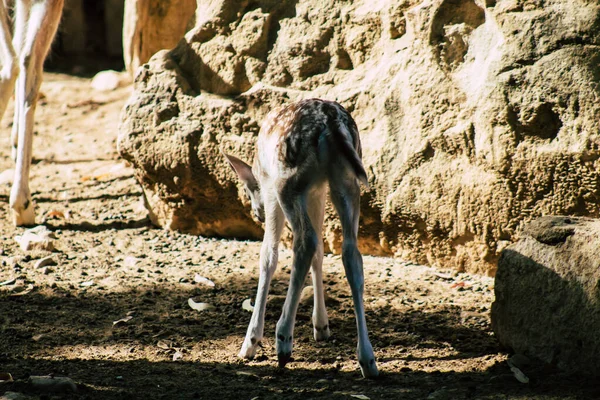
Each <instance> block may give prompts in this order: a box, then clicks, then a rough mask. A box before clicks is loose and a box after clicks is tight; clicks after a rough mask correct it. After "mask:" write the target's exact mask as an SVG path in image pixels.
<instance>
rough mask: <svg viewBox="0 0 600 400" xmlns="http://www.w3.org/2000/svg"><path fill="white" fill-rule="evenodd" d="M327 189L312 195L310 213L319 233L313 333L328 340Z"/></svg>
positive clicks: (315, 257)
mask: <svg viewBox="0 0 600 400" xmlns="http://www.w3.org/2000/svg"><path fill="white" fill-rule="evenodd" d="M326 193H327V192H326V189H325V187H323V188H322V189H321V190H320V191H319V192H317V193H315V194H314V195H313V196H311V197H310V199H309V202H308V214H309V216H310V220H311V222H312V225H313V228H314V230H315V233H316V234H317V249H316V251H315V255H314V257H313V259H312V264H311V271H312V273H311V276H312V284H313V289H314V306H313V315H312V322H313V334H314V337H315V340H316V341H321V340H327V339H329V336H330V335H331V333H330V331H329V318H328V316H327V309H326V307H325V291H324V288H323V216H324V214H325V199H326Z"/></svg>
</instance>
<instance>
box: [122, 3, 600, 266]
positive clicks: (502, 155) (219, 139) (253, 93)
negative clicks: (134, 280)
mask: <svg viewBox="0 0 600 400" xmlns="http://www.w3.org/2000/svg"><path fill="white" fill-rule="evenodd" d="M599 11H600V6H599V5H598V4H597V2H590V1H584V0H576V1H573V2H568V3H566V2H564V1H559V0H548V1H544V2H543V4H542V2H539V1H527V2H515V1H513V0H500V1H482V0H477V1H475V0H435V1H422V2H419V1H416V0H413V1H403V2H398V1H393V0H382V1H378V2H376V3H373V2H372V1H367V0H359V1H354V2H334V1H325V2H323V1H319V2H317V1H316V0H298V1H293V2H292V1H278V2H274V1H271V0H261V1H256V2H252V3H249V2H247V1H241V2H234V1H231V0H213V1H200V2H199V3H198V10H197V12H196V21H197V23H196V26H195V28H194V29H192V30H191V31H190V32H188V33H187V35H186V40H185V41H182V42H181V43H180V44H179V45H178V46H177V47H176V48H175V49H174V50H172V51H170V52H161V53H159V54H157V55H155V56H154V57H153V58H152V60H151V61H150V62H149V63H148V64H147V65H145V67H144V69H143V70H142V71H141V72H140V74H139V76H138V77H137V80H136V89H135V93H134V94H133V96H132V98H131V99H130V101H129V103H128V105H127V107H126V109H125V112H124V114H123V121H122V124H121V128H120V135H119V143H118V146H119V150H120V152H121V154H122V155H123V157H125V158H126V159H128V160H130V161H131V162H132V163H133V164H134V166H135V167H136V170H137V172H136V173H137V176H138V178H139V180H140V182H141V183H142V186H143V188H144V192H145V193H146V196H147V199H148V204H149V207H150V209H151V210H152V212H153V219H154V221H155V223H157V224H159V225H161V226H166V227H169V228H172V229H180V230H184V231H188V232H193V233H197V234H205V235H206V234H219V235H239V236H243V237H256V238H259V237H260V228H259V226H258V225H257V224H255V223H254V222H253V221H252V220H251V219H250V212H249V208H248V204H247V201H246V200H245V199H244V198H243V195H242V190H241V188H238V187H236V186H235V185H236V179H235V178H234V177H233V174H232V173H231V171H229V168H228V167H227V166H226V164H225V162H224V160H223V158H222V156H221V155H220V154H219V147H222V148H225V149H226V150H227V151H228V152H231V153H233V154H238V155H240V156H241V157H242V158H244V159H246V160H251V158H252V156H253V151H254V142H255V136H256V134H257V132H258V129H259V126H260V124H261V121H262V119H263V118H264V116H265V115H266V114H267V112H268V111H269V110H270V109H272V108H273V107H276V106H279V105H281V104H283V103H287V102H290V101H292V100H297V99H301V98H309V97H321V98H326V99H331V100H337V101H339V102H340V103H341V104H342V105H343V106H345V107H346V108H347V109H348V110H349V111H350V112H351V113H352V115H353V117H354V118H355V120H356V122H357V124H358V127H359V129H360V131H361V138H362V143H363V159H364V164H365V166H366V168H367V173H368V174H369V179H370V183H371V189H370V190H369V191H367V192H365V193H363V197H362V204H361V207H362V222H361V228H360V229H361V231H360V236H361V248H362V250H363V251H366V252H370V253H385V254H395V255H398V256H400V257H403V258H406V259H412V260H414V261H416V262H420V263H428V264H435V265H439V266H444V267H453V268H456V269H459V270H469V271H472V272H488V273H493V272H494V270H495V265H496V262H497V260H498V255H499V253H500V251H501V250H502V249H503V248H504V247H506V245H508V244H509V243H510V241H511V240H512V239H513V236H514V234H515V232H516V231H517V230H518V229H519V228H520V227H521V226H522V224H523V223H524V222H526V221H529V220H531V219H533V218H535V217H538V216H540V215H547V214H575V215H583V216H585V215H591V216H597V215H599V213H600V179H599V177H598V171H599V170H600V166H599V161H598V159H599V156H600V150H599V149H600V137H599V135H598V132H600V111H599V109H598V107H597V100H596V99H597V98H598V96H599V91H600V89H599V85H598V83H599V80H600V73H599V72H600V68H599V66H598V65H599V61H600V52H599V51H598V49H599V47H598V45H599V44H600V30H599V29H598V26H599V25H600V12H599ZM174 178H175V180H176V181H177V182H175V181H174ZM325 224H326V232H325V240H326V245H327V246H328V247H329V248H331V249H333V250H337V249H339V244H340V226H339V223H338V222H337V218H335V215H334V213H333V212H332V209H331V208H329V209H328V213H327V217H326V222H325Z"/></svg>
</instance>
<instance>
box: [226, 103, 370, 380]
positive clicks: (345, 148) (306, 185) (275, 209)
mask: <svg viewBox="0 0 600 400" xmlns="http://www.w3.org/2000/svg"><path fill="white" fill-rule="evenodd" d="M225 156H226V157H227V160H228V161H229V163H230V164H231V166H232V167H233V169H234V170H235V172H236V173H237V175H238V176H239V177H240V179H241V180H242V182H243V183H244V185H245V187H246V192H247V194H248V195H249V197H250V199H251V201H252V209H253V212H254V215H255V217H256V218H257V219H258V220H260V221H261V222H264V223H265V236H264V240H263V244H262V249H261V253H260V276H259V280H258V292H257V294H256V302H255V305H254V312H253V313H252V319H251V320H250V325H249V326H248V331H247V333H246V338H245V340H244V344H243V345H242V349H241V351H240V353H239V356H240V357H243V358H249V359H251V358H253V357H254V355H255V354H256V350H257V347H258V346H259V343H260V341H261V339H262V338H263V329H264V322H265V307H266V301H267V294H268V290H269V284H270V282H271V278H272V276H273V273H274V271H275V268H276V267H277V257H278V248H279V240H280V237H281V231H282V229H283V225H284V222H285V221H284V216H285V218H287V220H288V221H289V223H290V225H291V228H292V232H293V235H294V243H293V251H294V260H293V267H292V274H291V277H290V286H289V288H288V292H287V296H286V299H285V303H284V305H283V311H282V314H281V318H280V319H279V322H277V329H276V343H277V344H276V347H277V358H278V360H279V365H280V366H281V367H283V366H285V364H286V363H287V362H288V361H289V360H290V358H291V355H292V337H293V330H294V323H295V319H296V310H297V309H298V302H299V300H300V293H301V291H302V288H303V286H304V281H305V278H306V275H307V273H308V268H309V266H311V265H312V281H313V287H314V311H313V317H312V321H313V326H314V337H315V340H317V341H319V340H326V339H328V338H329V334H330V333H329V320H328V317H327V310H326V309H325V299H324V292H323V278H322V269H321V267H322V264H323V240H322V226H323V214H324V211H325V195H326V191H327V188H326V183H329V189H330V196H331V200H332V202H333V204H334V206H335V209H336V210H337V213H338V215H339V217H340V219H341V224H342V231H343V237H344V240H343V244H342V260H343V263H344V268H345V270H346V276H347V277H348V282H349V283H350V288H351V290H352V298H353V300H354V312H355V315H356V324H357V327H358V360H359V363H360V368H361V371H362V374H363V376H364V377H368V378H374V377H376V376H377V375H378V370H377V365H376V363H375V356H374V354H373V347H372V346H371V343H370V341H369V336H368V332H367V323H366V319H365V312H364V305H363V288H364V278H363V265H362V257H361V254H360V252H359V251H358V247H357V234H358V219H359V194H360V193H359V184H358V182H359V181H360V182H362V183H363V184H364V185H365V186H367V185H368V182H367V175H366V173H365V170H364V168H363V165H362V162H361V158H360V157H361V147H360V138H359V136H358V129H357V127H356V123H355V122H354V120H353V119H352V117H351V116H350V114H349V113H348V112H347V111H346V110H345V109H344V108H343V107H342V106H341V105H339V104H338V103H335V102H331V101H325V100H318V99H312V100H303V101H300V102H298V103H295V104H291V105H289V106H287V107H285V108H283V109H280V110H276V111H273V112H271V113H270V114H269V115H268V116H267V118H266V120H265V121H264V123H263V125H262V127H261V130H260V133H259V135H258V145H257V152H256V157H255V158H254V166H253V167H252V168H251V167H250V166H249V165H248V164H246V163H244V162H243V161H241V160H240V159H238V158H236V157H234V156H231V155H227V154H225Z"/></svg>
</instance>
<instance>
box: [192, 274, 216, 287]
mask: <svg viewBox="0 0 600 400" xmlns="http://www.w3.org/2000/svg"><path fill="white" fill-rule="evenodd" d="M194 282H196V283H200V284H202V285H205V286H208V287H215V283H214V282H213V281H211V280H210V279H208V278H205V277H203V276H200V275H198V274H196V275H195V276H194Z"/></svg>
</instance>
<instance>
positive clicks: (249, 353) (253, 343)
mask: <svg viewBox="0 0 600 400" xmlns="http://www.w3.org/2000/svg"><path fill="white" fill-rule="evenodd" d="M259 344H260V341H258V340H244V344H243V345H242V349H241V350H240V352H239V353H238V357H239V358H243V359H245V360H253V359H254V356H255V355H256V351H257V350H258V346H259Z"/></svg>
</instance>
